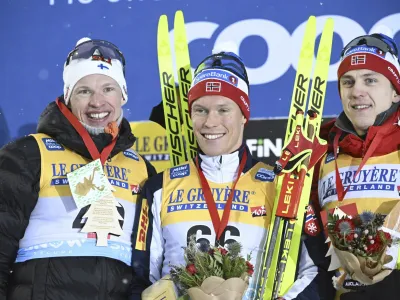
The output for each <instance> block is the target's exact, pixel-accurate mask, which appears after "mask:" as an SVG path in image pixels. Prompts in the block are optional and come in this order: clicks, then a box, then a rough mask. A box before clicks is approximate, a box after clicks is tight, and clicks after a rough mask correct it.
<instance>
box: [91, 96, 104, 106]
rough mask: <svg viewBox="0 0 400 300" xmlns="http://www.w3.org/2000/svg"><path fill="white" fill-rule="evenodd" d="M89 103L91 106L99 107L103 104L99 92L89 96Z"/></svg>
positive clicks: (102, 97) (102, 98)
mask: <svg viewBox="0 0 400 300" xmlns="http://www.w3.org/2000/svg"><path fill="white" fill-rule="evenodd" d="M89 105H90V106H91V107H101V106H103V105H104V96H103V95H102V94H101V93H93V94H92V95H91V96H90V101H89Z"/></svg>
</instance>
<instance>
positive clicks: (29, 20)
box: [0, 0, 400, 146]
mask: <svg viewBox="0 0 400 300" xmlns="http://www.w3.org/2000/svg"><path fill="white" fill-rule="evenodd" d="M178 9H181V10H183V12H184V15H185V20H186V23H187V32H188V39H189V40H190V43H189V50H190V54H191V61H192V66H195V65H197V64H198V63H199V61H200V60H201V59H202V58H203V57H205V56H206V55H209V54H210V53H211V50H212V49H213V47H214V45H215V44H216V43H219V42H222V41H225V40H233V41H235V42H236V43H237V44H238V45H239V49H238V50H239V54H240V55H241V56H242V57H243V59H244V61H245V63H246V66H247V67H248V68H249V76H250V81H251V84H252V86H251V94H250V97H251V116H252V117H253V118H272V117H286V116H287V113H288V106H289V101H290V97H291V92H292V87H293V78H294V75H295V66H296V60H297V56H298V53H299V47H300V43H301V37H302V34H303V29H304V24H305V22H306V20H307V18H308V17H309V16H310V15H315V16H317V20H318V22H317V23H318V30H319V31H321V29H322V26H323V22H324V20H325V18H326V17H328V16H333V17H334V19H335V37H334V44H333V50H332V60H331V69H330V75H329V78H330V83H329V85H328V90H327V99H326V105H325V110H324V113H325V115H335V114H337V113H339V112H340V100H339V98H338V95H337V88H336V87H337V82H336V79H335V76H336V75H335V74H336V70H337V62H338V58H339V54H340V50H341V48H342V47H343V44H344V43H347V42H348V41H350V40H351V39H352V38H354V37H355V36H357V35H361V34H365V33H370V32H373V31H374V32H376V31H377V30H379V31H382V30H383V31H384V32H386V33H388V34H389V35H392V36H394V37H395V39H396V40H397V42H398V43H399V42H400V1H398V0H381V1H370V0H352V1H349V0H329V1H325V0H319V1H310V0H309V1H299V0H285V1H283V0H241V1H239V0H196V1H194V0H193V1H189V0H185V1H183V0H182V1H180V0H36V1H33V0H2V1H1V5H0V28H1V29H0V38H1V39H0V41H1V46H0V57H1V72H0V82H1V84H2V89H1V94H0V95H1V97H0V146H1V145H2V144H4V143H5V142H7V141H9V140H10V139H13V138H16V137H18V136H21V135H24V134H27V133H30V132H31V131H32V130H33V128H34V126H35V124H36V122H37V120H38V117H39V115H40V113H41V112H42V110H43V109H44V107H45V106H46V104H47V103H49V102H50V101H53V100H54V99H55V98H56V97H57V96H58V95H60V94H62V88H63V82H62V70H63V63H64V60H65V58H66V55H67V54H68V52H69V51H70V50H72V48H73V47H74V45H75V43H76V41H77V40H78V39H80V38H81V37H84V36H88V37H92V38H99V39H107V40H110V41H112V42H113V43H115V44H117V45H118V46H119V47H120V49H121V50H122V51H123V52H124V54H125V57H126V60H127V74H126V76H127V83H128V92H129V102H128V104H127V105H126V106H125V107H124V109H125V116H126V117H127V118H128V120H130V121H135V120H146V119H148V117H149V114H150V111H151V108H152V107H153V106H154V105H156V104H157V103H158V102H159V101H160V87H159V79H158V66H157V49H156V32H157V23H158V18H159V16H160V15H161V14H167V15H168V17H169V20H170V26H172V25H173V17H174V13H175V11H176V10H178Z"/></svg>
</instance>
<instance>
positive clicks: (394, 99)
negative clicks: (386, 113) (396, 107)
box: [392, 89, 400, 103]
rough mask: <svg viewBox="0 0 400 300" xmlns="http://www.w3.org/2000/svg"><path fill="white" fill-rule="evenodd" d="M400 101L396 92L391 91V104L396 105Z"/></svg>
mask: <svg viewBox="0 0 400 300" xmlns="http://www.w3.org/2000/svg"><path fill="white" fill-rule="evenodd" d="M399 101H400V95H398V94H397V92H396V90H394V89H393V97H392V102H393V103H397V102H399Z"/></svg>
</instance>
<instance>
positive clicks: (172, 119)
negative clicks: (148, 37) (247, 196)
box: [157, 15, 186, 166]
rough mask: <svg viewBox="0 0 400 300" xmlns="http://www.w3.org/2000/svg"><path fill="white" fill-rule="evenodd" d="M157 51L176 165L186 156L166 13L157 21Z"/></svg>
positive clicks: (170, 150)
mask: <svg viewBox="0 0 400 300" xmlns="http://www.w3.org/2000/svg"><path fill="white" fill-rule="evenodd" d="M157 53H158V69H159V74H160V84H161V95H162V102H163V107H164V117H165V126H166V131H167V136H168V150H169V154H170V162H171V166H176V165H179V164H181V163H183V162H185V161H186V156H185V151H184V146H183V141H182V135H181V131H182V130H181V120H180V115H179V107H178V101H177V95H176V90H175V78H174V73H173V65H172V56H171V47H170V42H169V30H168V19H167V16H166V15H162V16H161V17H160V19H159V21H158V31H157Z"/></svg>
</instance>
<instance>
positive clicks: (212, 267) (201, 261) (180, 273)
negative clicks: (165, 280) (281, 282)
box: [170, 235, 254, 294]
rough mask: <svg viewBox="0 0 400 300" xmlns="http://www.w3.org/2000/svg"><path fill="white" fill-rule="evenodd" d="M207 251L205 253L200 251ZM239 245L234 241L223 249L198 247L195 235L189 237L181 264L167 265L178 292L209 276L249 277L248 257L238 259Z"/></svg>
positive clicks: (184, 291)
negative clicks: (169, 266) (183, 261)
mask: <svg viewBox="0 0 400 300" xmlns="http://www.w3.org/2000/svg"><path fill="white" fill-rule="evenodd" d="M204 249H207V251H201V250H204ZM241 251H242V245H241V244H240V243H238V242H234V243H231V244H229V245H228V246H227V247H226V249H225V248H223V247H221V246H218V247H213V246H210V247H203V246H200V247H198V245H197V243H196V238H195V236H194V235H193V236H191V237H190V239H189V243H188V246H187V247H184V259H185V263H186V264H185V265H181V266H175V265H171V270H170V275H171V278H172V280H173V281H174V283H175V284H176V286H177V287H178V289H179V290H180V292H181V293H183V294H185V293H186V290H187V289H189V288H191V287H195V286H201V284H202V283H203V281H204V280H205V279H206V278H207V277H210V276H217V277H221V278H223V279H229V278H233V277H241V276H242V275H243V273H247V274H248V275H249V276H251V275H252V274H253V270H254V269H253V266H252V265H251V264H250V262H249V261H250V259H251V255H250V254H249V255H248V256H247V260H246V259H244V258H243V257H242V256H241V254H240V253H241Z"/></svg>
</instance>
